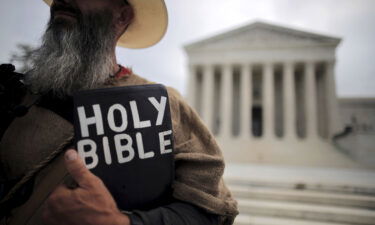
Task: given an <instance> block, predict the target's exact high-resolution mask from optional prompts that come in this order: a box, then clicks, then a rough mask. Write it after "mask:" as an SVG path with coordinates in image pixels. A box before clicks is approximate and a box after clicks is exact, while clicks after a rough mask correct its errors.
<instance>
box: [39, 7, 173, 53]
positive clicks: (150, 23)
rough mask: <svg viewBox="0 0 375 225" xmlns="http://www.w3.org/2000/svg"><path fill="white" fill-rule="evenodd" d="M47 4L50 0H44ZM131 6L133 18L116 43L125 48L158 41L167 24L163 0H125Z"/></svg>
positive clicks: (144, 46)
mask: <svg viewBox="0 0 375 225" xmlns="http://www.w3.org/2000/svg"><path fill="white" fill-rule="evenodd" d="M44 1H45V2H46V3H47V4H48V5H51V4H52V0H44ZM127 1H128V2H129V4H130V5H131V6H132V7H133V10H134V18H133V21H132V23H131V24H130V25H129V27H128V28H127V30H126V31H125V32H124V34H123V35H122V36H121V37H120V39H119V40H118V42H117V45H119V46H122V47H125V48H147V47H150V46H152V45H154V44H156V43H158V42H159V41H160V40H161V38H162V37H163V36H164V34H165V32H166V30H167V26H168V13H167V8H166V6H165V3H164V0H127Z"/></svg>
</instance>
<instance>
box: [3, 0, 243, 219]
mask: <svg viewBox="0 0 375 225" xmlns="http://www.w3.org/2000/svg"><path fill="white" fill-rule="evenodd" d="M46 2H47V3H48V4H50V5H51V19H50V22H49V24H48V28H47V31H46V33H45V34H44V37H43V44H42V46H41V47H40V48H39V49H37V50H36V51H35V53H34V55H33V68H32V70H31V71H30V72H29V73H28V76H27V78H26V83H27V84H28V85H29V87H30V90H31V92H33V93H38V95H40V96H42V97H39V98H37V100H35V99H34V98H32V97H30V98H29V99H32V100H28V96H27V97H26V100H25V101H26V102H27V101H31V102H32V104H34V106H33V107H31V108H30V110H29V112H28V113H27V114H26V116H24V117H22V118H19V119H16V120H15V121H13V123H12V124H11V125H10V127H9V128H8V130H7V131H6V132H5V134H4V136H3V139H2V140H1V143H0V156H1V157H0V176H2V177H1V179H2V180H7V179H8V180H16V179H21V178H24V174H27V171H28V170H31V169H33V168H35V164H38V163H42V162H43V160H44V159H45V158H46V157H47V158H48V157H49V159H52V157H50V155H51V151H53V149H58V146H59V145H61V143H62V142H63V141H64V140H66V139H69V137H70V135H71V134H72V126H71V124H70V123H71V122H72V106H71V96H72V94H73V93H74V92H76V91H78V90H85V89H94V88H99V87H111V86H127V85H142V84H147V83H150V82H148V81H146V80H144V79H143V78H141V77H138V76H137V75H135V74H133V73H132V72H131V71H130V70H129V69H126V68H123V67H122V66H120V65H118V64H117V62H116V55H115V47H116V45H121V46H125V47H129V48H141V47H148V46H151V45H153V44H155V43H156V42H158V41H159V40H160V39H161V38H162V36H163V35H164V33H165V30H166V26H167V12H166V8H165V6H164V2H163V1H162V0H147V1H146V0H128V1H124V0H54V1H53V2H51V1H46ZM168 93H169V97H170V105H171V114H172V123H173V130H174V143H175V152H174V160H175V170H176V171H175V173H176V176H175V181H174V182H173V200H172V201H171V202H170V203H169V204H167V205H162V206H159V207H156V208H154V209H151V210H147V211H137V210H135V211H134V212H126V213H122V212H121V211H120V209H118V208H117V206H116V204H115V202H114V200H113V198H112V196H111V195H110V193H109V191H108V190H107V189H106V187H105V186H104V184H103V183H102V182H101V180H100V179H99V178H98V177H96V176H95V175H93V174H92V173H91V172H90V171H89V170H87V169H86V167H85V165H84V163H83V161H82V160H81V159H80V158H79V156H78V155H77V153H76V151H75V150H72V149H70V150H67V151H66V152H65V155H64V160H62V162H63V163H62V164H61V165H60V164H59V158H58V159H57V160H55V161H56V162H55V161H54V162H53V163H51V164H49V165H48V166H47V167H46V169H44V170H41V172H40V173H39V174H38V176H37V177H36V180H35V184H34V186H33V191H32V194H31V197H30V198H29V199H28V200H27V201H26V203H24V204H23V205H21V206H19V208H17V207H15V208H14V209H11V210H10V213H9V215H8V216H9V217H8V218H7V220H8V222H9V221H11V222H10V223H9V224H41V221H40V220H41V219H42V220H43V223H44V224H123V225H126V224H133V225H140V224H146V225H148V224H173V225H178V224H197V225H199V224H206V225H207V224H231V223H232V222H233V219H234V217H235V215H236V214H237V213H238V212H237V209H236V202H235V201H234V200H233V199H232V197H231V194H230V192H229V191H228V189H227V188H226V187H225V185H224V183H223V181H222V174H223V169H224V163H223V158H222V155H221V152H220V150H219V149H218V147H217V145H216V142H215V141H214V140H213V138H212V136H211V135H210V133H209V131H208V130H207V129H206V128H205V127H204V126H203V125H202V123H201V121H200V120H199V118H198V117H197V115H196V114H195V112H194V111H192V110H191V109H190V107H188V106H187V105H186V103H185V102H184V101H183V100H182V98H181V97H180V96H179V94H178V93H176V91H174V90H173V89H168ZM33 99H34V100H33ZM52 153H53V152H52ZM62 165H63V166H62ZM43 168H44V167H43ZM65 168H66V170H65ZM64 171H65V172H66V171H67V172H66V173H67V174H69V175H70V176H71V177H72V179H73V180H74V181H75V182H76V183H77V186H78V187H75V188H72V187H68V186H69V185H68V186H67V185H66V184H65V183H63V184H61V182H62V177H63V176H61V179H60V178H59V177H60V176H59V175H58V174H64ZM54 183H56V185H55V186H54V185H53V184H54ZM50 187H53V188H50ZM43 188H45V190H46V191H41V190H43ZM49 192H51V194H48V193H49ZM43 196H44V197H43ZM47 196H48V198H47ZM44 198H47V200H46V201H44ZM40 199H42V200H40ZM35 202H38V203H35ZM39 202H40V203H39ZM24 212H28V214H27V216H24V214H23V213H24ZM20 215H22V216H20ZM19 217H22V218H21V219H20V218H19ZM21 220H22V221H23V222H22V223H21V222H12V221H21ZM3 222H4V221H3ZM0 224H1V222H0Z"/></svg>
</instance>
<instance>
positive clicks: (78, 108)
mask: <svg viewBox="0 0 375 225" xmlns="http://www.w3.org/2000/svg"><path fill="white" fill-rule="evenodd" d="M74 129H75V142H76V143H75V144H76V148H77V150H78V153H79V154H80V156H81V157H82V158H83V159H84V161H85V163H86V166H87V168H89V169H90V170H91V172H93V173H94V174H95V175H97V176H98V177H100V178H101V179H102V180H103V182H104V184H105V185H106V187H107V188H108V190H109V191H110V192H111V194H112V196H113V197H114V199H115V201H116V203H117V206H118V207H119V208H120V209H122V210H134V209H143V210H145V209H150V208H153V207H156V206H158V205H162V204H165V203H167V202H168V201H169V200H170V198H171V184H172V181H173V176H174V164H173V134H172V122H171V114H170V107H169V101H168V93H167V91H166V89H165V87H164V86H162V85H158V84H155V85H140V86H127V87H113V88H104V89H95V90H87V91H81V92H78V93H77V94H75V95H74Z"/></svg>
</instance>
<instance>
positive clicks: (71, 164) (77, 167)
mask: <svg viewBox="0 0 375 225" xmlns="http://www.w3.org/2000/svg"><path fill="white" fill-rule="evenodd" d="M65 166H66V169H67V170H68V172H69V174H70V175H71V176H72V178H73V180H75V181H76V182H77V184H78V186H80V187H82V188H87V187H90V186H93V185H95V182H96V180H98V178H97V177H96V176H95V175H93V174H92V173H91V172H90V171H89V170H88V169H87V168H86V165H85V163H84V162H83V160H82V159H81V158H80V157H79V156H78V154H77V151H75V150H73V149H69V150H68V151H66V152H65Z"/></svg>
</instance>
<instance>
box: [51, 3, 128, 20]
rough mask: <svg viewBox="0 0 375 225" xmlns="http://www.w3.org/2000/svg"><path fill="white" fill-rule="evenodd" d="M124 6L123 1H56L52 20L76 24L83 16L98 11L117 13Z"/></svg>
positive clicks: (52, 8)
mask: <svg viewBox="0 0 375 225" xmlns="http://www.w3.org/2000/svg"><path fill="white" fill-rule="evenodd" d="M123 4H124V1H123V0H54V1H53V3H52V6H51V19H52V20H53V21H66V22H71V23H74V22H76V21H77V20H78V19H79V17H80V16H81V15H85V14H87V13H94V12H97V11H98V10H110V11H111V12H113V13H116V12H117V11H118V9H119V7H120V6H121V5H123Z"/></svg>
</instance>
